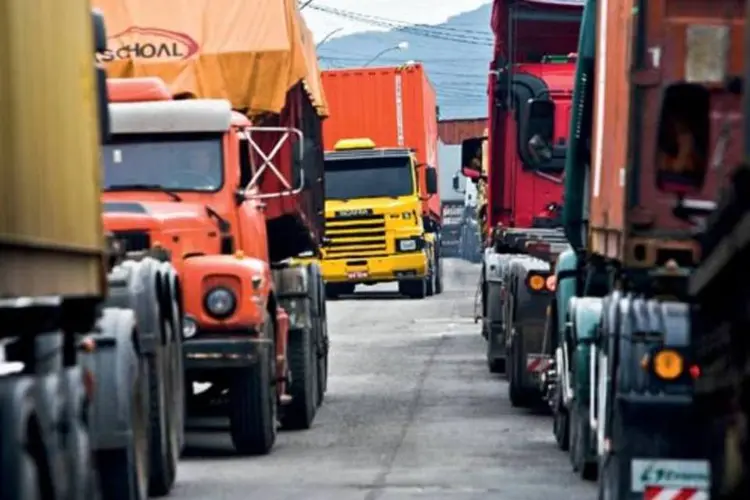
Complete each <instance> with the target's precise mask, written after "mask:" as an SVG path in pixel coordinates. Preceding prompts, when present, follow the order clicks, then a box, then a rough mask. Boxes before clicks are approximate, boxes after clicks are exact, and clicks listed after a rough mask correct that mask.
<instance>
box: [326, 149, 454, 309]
mask: <svg viewBox="0 0 750 500" xmlns="http://www.w3.org/2000/svg"><path fill="white" fill-rule="evenodd" d="M376 163H377V164H378V165H377V166H371V165H373V164H376ZM417 165H418V163H417V161H416V157H415V156H414V154H413V153H412V152H411V151H409V150H408V149H397V148H376V147H375V143H374V142H372V141H371V140H369V139H352V140H342V141H339V143H337V145H336V148H335V150H334V151H330V152H328V153H326V155H325V166H326V204H325V208H326V232H325V234H326V240H325V245H324V249H323V277H324V279H325V281H326V292H327V294H328V296H329V297H336V296H338V295H339V294H349V293H352V292H354V286H355V284H357V283H364V284H374V283H382V282H389V281H398V284H399V292H401V293H403V294H405V295H407V296H409V297H414V298H423V297H425V296H427V295H432V294H433V293H435V292H436V291H439V290H436V286H435V278H436V277H437V275H436V273H434V272H433V268H434V266H435V264H434V262H435V260H436V257H437V234H436V233H435V232H431V231H428V230H427V229H426V228H425V221H424V217H423V215H422V202H421V197H420V192H419V187H418V185H417V184H418V183H417V170H418V167H417ZM347 178H349V179H347ZM355 178H356V179H355ZM378 178H379V179H378ZM386 178H388V179H389V180H385V179H386Z"/></svg>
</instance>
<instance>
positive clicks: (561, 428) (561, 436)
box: [552, 375, 570, 451]
mask: <svg viewBox="0 0 750 500" xmlns="http://www.w3.org/2000/svg"><path fill="white" fill-rule="evenodd" d="M562 384H563V380H562V377H560V376H559V375H558V380H557V384H556V387H555V394H554V396H553V399H552V433H553V434H554V436H555V442H557V447H558V448H560V449H561V450H562V451H568V450H569V449H570V417H569V416H568V410H567V409H566V408H565V405H564V404H563V400H562V388H561V387H562Z"/></svg>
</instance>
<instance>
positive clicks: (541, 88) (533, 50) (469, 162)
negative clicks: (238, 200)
mask: <svg viewBox="0 0 750 500" xmlns="http://www.w3.org/2000/svg"><path fill="white" fill-rule="evenodd" d="M583 3H584V2H583V1H582V0H581V1H570V2H565V4H562V3H561V2H559V1H557V0H519V1H514V2H510V1H508V0H495V2H494V5H493V13H492V28H493V31H494V33H495V53H494V57H493V60H492V62H491V63H490V76H489V81H488V95H489V99H488V117H489V127H488V132H487V137H477V138H471V139H466V140H465V141H463V143H462V152H461V153H462V154H461V156H462V158H461V172H462V173H463V175H465V176H466V177H468V178H469V179H471V180H472V181H474V182H477V183H482V184H483V187H484V189H483V190H481V191H483V192H484V193H485V194H484V198H485V199H484V200H483V201H484V210H481V209H480V213H479V216H480V218H481V219H482V220H483V232H484V234H483V236H484V239H485V241H484V245H485V251H484V255H483V261H482V271H481V275H480V288H481V294H480V295H479V297H480V298H481V314H480V315H479V316H480V318H481V319H482V334H483V336H484V337H485V338H486V339H487V363H488V367H489V369H490V371H491V372H504V371H506V360H507V365H508V366H507V370H508V373H509V379H510V383H511V384H510V385H511V387H512V389H513V390H512V391H511V393H512V394H511V396H512V397H511V399H512V400H514V404H516V403H518V402H519V401H521V400H524V401H526V400H527V398H524V397H519V396H518V395H519V394H532V393H534V394H538V392H539V391H538V390H537V388H536V387H534V384H536V383H537V381H538V380H539V376H540V373H541V372H542V371H543V370H544V367H545V366H547V365H548V364H549V361H550V359H551V358H550V357H549V353H546V352H540V351H541V350H542V349H541V348H536V347H534V348H532V347H531V346H537V347H538V346H541V345H542V343H541V342H538V340H539V339H540V338H541V335H542V334H543V329H541V328H538V325H537V324H535V323H534V321H538V318H537V317H535V316H536V315H535V314H534V313H532V312H529V313H524V314H521V313H520V312H518V313H514V314H513V315H509V314H507V313H506V312H507V311H510V310H513V311H531V310H532V308H529V304H531V303H532V302H535V301H536V302H539V300H542V303H544V302H548V301H549V297H545V298H543V299H539V298H538V297H539V294H538V293H536V291H535V292H534V293H526V292H527V291H528V290H526V287H525V285H523V284H524V283H526V282H527V281H528V279H527V278H528V276H526V274H527V273H529V272H531V270H533V272H535V273H541V274H540V275H544V273H547V274H548V273H550V272H551V270H552V262H551V257H550V256H552V255H555V254H556V253H558V252H559V251H561V250H562V249H563V248H565V247H566V246H567V242H566V240H565V237H564V234H563V231H562V217H561V216H562V205H563V183H564V169H565V155H566V151H567V147H568V146H567V140H568V139H567V138H568V130H569V128H570V125H569V121H570V116H571V111H572V100H573V87H574V82H575V75H576V67H575V66H576V65H575V62H576V54H575V53H576V51H577V45H578V31H579V27H580V23H581V14H582V7H583ZM485 142H486V143H487V145H486V146H485ZM485 155H486V156H487V157H485ZM483 164H484V165H486V169H484V170H483V168H482V165H483ZM480 204H481V202H480ZM511 270H512V272H511ZM511 278H512V279H513V280H515V281H514V283H518V284H519V285H518V286H517V287H516V288H513V287H511V288H510V289H508V288H507V285H508V282H509V280H510V279H511ZM509 304H511V305H512V307H511V306H509ZM509 317H512V322H513V324H512V325H511V324H509V320H508V318H509ZM478 319H479V318H478ZM522 331H523V332H524V333H523V334H522V333H520V332H522ZM513 396H515V399H514V397H513Z"/></svg>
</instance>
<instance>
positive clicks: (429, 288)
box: [425, 252, 437, 297]
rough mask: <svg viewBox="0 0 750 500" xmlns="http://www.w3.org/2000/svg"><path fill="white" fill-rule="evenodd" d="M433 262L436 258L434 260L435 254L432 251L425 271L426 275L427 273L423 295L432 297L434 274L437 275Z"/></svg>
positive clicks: (433, 292)
mask: <svg viewBox="0 0 750 500" xmlns="http://www.w3.org/2000/svg"><path fill="white" fill-rule="evenodd" d="M435 264H436V260H435V255H434V252H433V256H432V257H431V258H430V265H429V269H428V271H427V272H428V275H427V278H426V279H425V282H426V290H425V295H426V296H427V297H432V296H433V295H435V276H437V272H436V269H435Z"/></svg>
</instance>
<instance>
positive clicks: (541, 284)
mask: <svg viewBox="0 0 750 500" xmlns="http://www.w3.org/2000/svg"><path fill="white" fill-rule="evenodd" d="M526 286H527V287H529V289H530V290H531V291H533V292H554V291H555V288H556V287H557V278H556V277H555V275H554V274H541V273H529V274H528V276H526Z"/></svg>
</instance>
